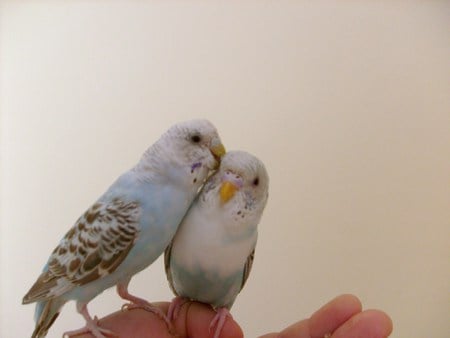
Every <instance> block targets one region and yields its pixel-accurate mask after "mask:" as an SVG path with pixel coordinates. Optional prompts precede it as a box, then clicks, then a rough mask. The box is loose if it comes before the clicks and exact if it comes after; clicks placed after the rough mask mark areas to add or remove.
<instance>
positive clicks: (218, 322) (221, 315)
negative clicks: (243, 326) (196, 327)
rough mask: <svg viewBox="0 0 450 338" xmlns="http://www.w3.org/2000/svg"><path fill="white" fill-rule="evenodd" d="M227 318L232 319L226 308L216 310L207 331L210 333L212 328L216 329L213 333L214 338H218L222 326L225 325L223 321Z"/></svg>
mask: <svg viewBox="0 0 450 338" xmlns="http://www.w3.org/2000/svg"><path fill="white" fill-rule="evenodd" d="M227 317H230V318H232V316H231V313H230V311H228V309H227V308H225V307H221V308H219V309H218V310H217V313H216V315H215V316H214V318H213V320H212V321H211V323H210V324H209V330H210V331H212V330H213V328H214V326H215V327H216V329H215V331H214V338H219V336H220V332H221V331H222V328H223V325H224V324H225V321H226V320H227Z"/></svg>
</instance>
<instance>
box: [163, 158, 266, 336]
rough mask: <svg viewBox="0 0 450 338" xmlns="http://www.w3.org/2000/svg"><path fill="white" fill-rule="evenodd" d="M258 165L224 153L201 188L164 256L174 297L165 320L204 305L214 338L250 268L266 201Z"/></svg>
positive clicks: (262, 171)
mask: <svg viewBox="0 0 450 338" xmlns="http://www.w3.org/2000/svg"><path fill="white" fill-rule="evenodd" d="M268 185H269V177H268V174H267V171H266V169H265V166H264V164H263V163H262V162H261V161H260V160H258V159H257V158H256V157H254V156H253V155H251V154H249V153H246V152H243V151H229V152H227V154H225V156H224V157H223V158H222V161H221V164H220V168H219V169H218V171H217V172H216V173H215V174H214V175H212V176H211V177H210V178H209V179H208V180H207V181H206V183H205V185H204V187H203V188H202V190H201V192H200V193H199V195H198V196H197V198H196V199H195V201H194V203H193V204H192V206H191V208H190V209H189V211H188V212H187V214H186V216H185V217H184V219H183V221H182V222H181V225H180V226H179V228H178V231H177V233H176V235H175V237H174V239H173V241H172V242H171V245H170V246H169V247H167V249H166V250H165V254H164V262H165V269H166V276H167V279H168V281H169V285H170V287H171V289H172V291H173V292H174V293H175V295H176V296H177V297H176V298H175V299H174V300H173V301H172V303H171V305H170V307H169V312H168V316H169V318H170V319H175V318H176V317H177V316H178V312H179V310H180V307H181V306H182V305H183V303H184V302H185V301H186V300H195V301H200V302H203V303H207V304H210V305H211V306H212V307H213V308H214V309H215V310H216V315H215V317H214V318H213V320H212V322H211V323H210V329H211V330H212V329H214V327H215V331H214V338H218V337H219V335H220V332H221V330H222V327H223V325H224V323H225V321H226V318H227V316H230V313H229V310H230V308H231V306H232V305H233V303H234V301H235V299H236V296H237V295H238V293H239V292H240V291H241V290H242V288H243V287H244V284H245V283H246V281H247V278H248V276H249V274H250V270H251V268H252V263H253V258H254V254H255V247H256V240H257V236H258V231H257V226H258V223H259V221H260V219H261V216H262V213H263V210H264V208H265V205H266V202H267V198H268Z"/></svg>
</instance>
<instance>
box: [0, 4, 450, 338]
mask: <svg viewBox="0 0 450 338" xmlns="http://www.w3.org/2000/svg"><path fill="white" fill-rule="evenodd" d="M1 10H2V14H1V18H0V19H1V21H0V30H1V36H0V38H1V39H0V50H1V52H0V53H1V55H0V67H1V68H0V81H1V92H0V95H1V96H0V109H1V114H2V120H1V139H0V145H1V153H0V155H1V161H2V162H1V181H0V182H1V208H2V209H1V218H0V221H1V223H0V224H1V230H0V231H1V276H2V278H1V310H0V311H1V312H0V318H1V323H0V336H1V337H8V338H9V337H24V336H29V335H30V333H31V331H32V328H33V321H32V317H33V306H22V305H21V304H20V303H21V299H22V297H23V295H24V294H25V292H26V291H27V290H28V288H29V287H30V285H31V284H32V283H33V282H34V280H35V278H36V277H37V276H38V274H39V272H40V270H41V268H42V265H43V264H44V262H45V261H46V259H47V257H48V255H49V253H50V252H51V251H52V250H53V248H54V246H55V245H56V243H57V242H58V241H59V239H60V237H61V236H62V235H63V234H64V233H65V231H66V230H67V229H68V228H69V227H70V226H71V225H72V224H73V222H74V221H75V220H76V219H77V217H78V216H79V215H80V214H81V213H82V212H83V211H84V210H85V209H86V208H87V207H88V206H89V205H90V204H91V203H92V202H93V201H95V199H96V198H97V197H98V196H99V195H100V194H101V193H102V192H103V191H104V190H105V189H106V188H107V187H108V186H109V184H110V183H111V182H112V181H113V180H114V179H115V178H116V177H117V176H118V175H119V174H120V173H122V172H123V171H125V170H127V169H128V168H129V167H131V166H132V165H133V164H134V163H135V162H136V161H137V160H138V158H139V157H140V155H141V153H142V152H143V151H144V150H145V149H146V147H147V146H149V145H150V144H151V143H153V142H154V141H155V140H156V138H157V137H158V136H159V135H160V134H161V133H162V132H164V130H165V129H167V128H168V127H169V126H170V125H171V124H173V123H174V122H177V121H180V120H186V119H190V118H194V117H206V118H208V119H210V120H211V121H212V122H214V124H216V126H217V127H218V129H219V131H220V133H221V135H222V139H223V141H224V143H225V144H226V146H227V148H228V149H243V150H247V151H250V152H252V153H254V154H256V155H257V156H258V157H260V158H261V159H262V160H264V162H265V163H266V165H267V167H268V170H269V173H270V176H271V189H270V200H269V204H268V207H267V209H266V212H265V214H264V217H263V219H262V222H261V224H260V237H259V243H258V248H257V252H256V260H255V264H254V268H253V271H252V275H251V276H250V279H249V281H248V284H247V285H246V288H245V289H244V290H243V292H242V293H241V295H240V297H239V298H238V300H237V302H236V303H235V306H234V308H233V311H232V313H233V315H234V318H235V319H236V320H237V321H238V322H240V323H241V325H242V327H243V328H244V331H245V332H246V336H248V337H255V336H257V335H259V334H262V333H264V332H269V331H275V330H279V329H281V328H283V327H284V326H287V325H288V324H290V323H293V322H294V321H296V320H299V319H300V318H304V317H306V316H308V315H309V314H310V313H311V312H312V311H314V310H315V309H317V308H318V307H319V306H320V305H321V304H323V303H324V302H326V301H327V300H329V299H330V298H332V297H334V296H336V295H338V294H341V293H355V294H357V295H358V296H360V297H361V299H362V301H363V304H364V306H365V307H368V308H380V309H383V310H385V311H386V312H387V313H389V314H390V315H391V316H392V318H393V321H394V326H395V329H394V333H393V335H392V337H408V338H414V337H435V338H436V337H442V338H443V337H446V336H448V333H449V332H450V324H449V321H448V304H449V293H448V291H449V290H448V282H449V280H450V270H449V265H448V258H449V254H450V245H449V244H450V243H449V241H450V227H449V219H450V208H449V202H450V194H449V176H448V170H449V165H450V157H449V150H450V140H449V136H448V135H449V132H448V130H449V125H450V115H449V111H450V99H449V92H450V90H449V89H450V82H449V79H450V68H449V61H448V60H450V45H449V43H448V42H449V40H448V39H449V36H450V35H449V33H450V26H449V22H450V20H449V18H450V15H449V13H450V7H449V5H448V3H445V2H434V1H428V2H413V1H410V2H389V1H385V2H384V1H380V2H364V1H360V2H356V1H350V2H345V3H342V2H337V1H336V2H322V1H318V2H302V1H300V2H293V1H277V2H275V1H258V2H256V1H255V2H248V1H245V2H239V3H237V2H235V3H211V2H206V1H205V2H193V1H192V2H191V1H189V2H187V1H180V2H174V1H147V2H145V1H136V2H132V1H129V2H125V1H123V2H121V1H112V2H107V1H95V2H77V3H75V2H69V1H64V2H56V1H37V2H14V1H11V2H9V1H6V2H5V1H4V2H3V4H2V7H1ZM131 290H132V291H134V292H135V293H136V294H139V295H141V296H144V297H146V298H148V299H150V300H169V299H170V298H171V297H172V295H171V293H170V290H169V288H168V287H167V284H166V281H165V277H164V275H163V269H162V261H161V260H158V261H157V262H156V263H155V264H153V266H152V267H151V268H149V269H148V270H146V271H144V272H142V273H141V274H139V275H138V276H136V277H135V278H134V279H133V281H132V284H131ZM121 303H122V302H121V301H120V300H119V299H118V297H117V296H116V294H115V292H113V291H108V292H105V293H104V294H102V295H101V296H99V297H98V298H97V299H95V300H94V301H93V302H92V304H91V306H90V310H91V312H92V313H95V314H98V315H100V316H102V315H105V314H106V313H109V312H111V311H113V310H115V309H118V308H119V306H120V305H121ZM261 304H270V305H269V306H261ZM82 324H83V321H82V318H81V316H79V315H78V314H76V312H75V309H74V305H73V304H68V305H67V306H66V307H65V309H64V311H63V313H62V315H61V316H60V317H59V319H58V320H57V321H56V323H55V325H54V327H53V328H52V330H51V332H50V334H49V337H60V336H61V333H62V332H63V331H64V330H65V329H69V328H70V329H72V328H76V327H79V326H81V325H82Z"/></svg>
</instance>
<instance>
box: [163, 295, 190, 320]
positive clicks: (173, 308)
mask: <svg viewBox="0 0 450 338" xmlns="http://www.w3.org/2000/svg"><path fill="white" fill-rule="evenodd" d="M187 302H188V300H187V299H186V298H183V297H175V298H174V299H172V302H171V303H170V306H169V310H168V311H167V317H168V319H169V320H170V321H173V320H176V319H177V318H178V316H179V314H180V310H181V307H182V306H183V305H184V304H186V303H187Z"/></svg>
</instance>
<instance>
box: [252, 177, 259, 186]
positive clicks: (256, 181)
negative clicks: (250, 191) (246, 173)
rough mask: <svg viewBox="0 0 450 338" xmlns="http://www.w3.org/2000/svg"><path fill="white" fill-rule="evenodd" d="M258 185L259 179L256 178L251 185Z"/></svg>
mask: <svg viewBox="0 0 450 338" xmlns="http://www.w3.org/2000/svg"><path fill="white" fill-rule="evenodd" d="M258 184H259V177H256V178H255V179H254V180H253V185H258Z"/></svg>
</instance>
